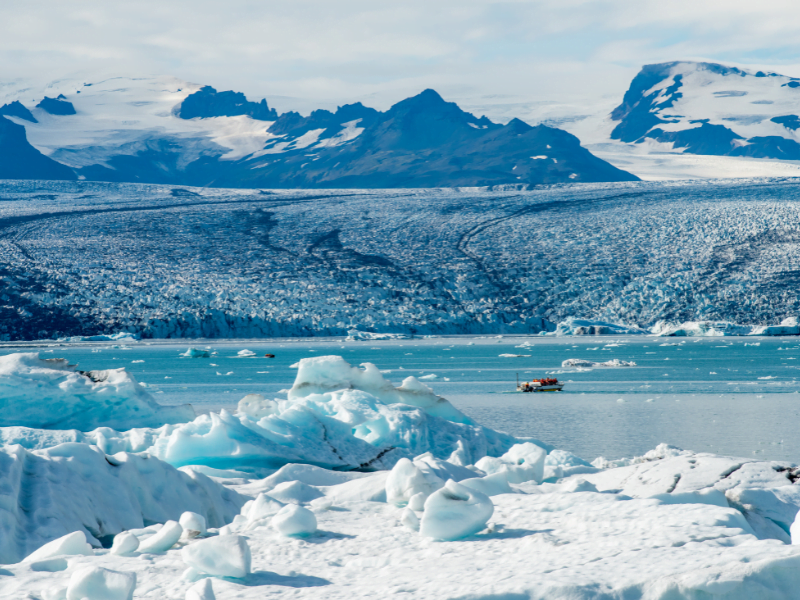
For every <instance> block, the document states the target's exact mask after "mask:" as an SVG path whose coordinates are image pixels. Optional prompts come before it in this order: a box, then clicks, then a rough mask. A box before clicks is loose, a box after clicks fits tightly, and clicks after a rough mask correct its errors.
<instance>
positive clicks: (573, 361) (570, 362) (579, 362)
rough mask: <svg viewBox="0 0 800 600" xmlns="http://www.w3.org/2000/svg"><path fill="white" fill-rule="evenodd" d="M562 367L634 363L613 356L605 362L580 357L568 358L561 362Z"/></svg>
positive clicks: (633, 364)
mask: <svg viewBox="0 0 800 600" xmlns="http://www.w3.org/2000/svg"><path fill="white" fill-rule="evenodd" d="M561 366H562V367H635V366H636V363H635V362H632V361H625V360H620V359H618V358H614V359H612V360H607V361H606V362H593V361H591V360H584V359H582V358H568V359H567V360H565V361H564V362H562V363H561Z"/></svg>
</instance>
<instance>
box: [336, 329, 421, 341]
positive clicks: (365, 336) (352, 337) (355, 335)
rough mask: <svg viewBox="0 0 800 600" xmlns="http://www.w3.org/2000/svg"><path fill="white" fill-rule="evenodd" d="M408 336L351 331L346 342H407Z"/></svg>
mask: <svg viewBox="0 0 800 600" xmlns="http://www.w3.org/2000/svg"><path fill="white" fill-rule="evenodd" d="M407 339H408V336H407V335H406V334H404V333H371V332H369V331H358V330H357V329H351V330H349V331H348V332H347V337H346V338H345V341H346V342H369V341H375V340H407Z"/></svg>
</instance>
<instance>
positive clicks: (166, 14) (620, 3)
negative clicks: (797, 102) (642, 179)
mask: <svg viewBox="0 0 800 600" xmlns="http://www.w3.org/2000/svg"><path fill="white" fill-rule="evenodd" d="M799 24H800V2H797V1H796V0H791V1H789V0H760V1H759V2H755V1H754V0H724V1H723V0H506V1H491V0H395V1H393V2H384V1H381V0H372V1H363V0H335V1H333V0H281V1H273V0H260V1H256V0H226V1H225V2H219V1H210V0H191V1H189V0H166V1H165V0H158V1H156V0H128V1H127V2H109V1H108V0H70V1H69V2H64V1H61V0H26V1H25V2H2V3H0V82H2V81H3V80H5V81H9V80H19V79H23V80H33V81H38V82H45V81H52V80H55V79H59V78H63V77H73V76H76V75H80V76H86V77H93V76H109V75H124V76H150V75H173V76H176V77H179V78H181V79H184V80H187V81H190V82H194V83H202V84H208V85H212V86H214V87H215V88H217V89H218V90H227V89H234V90H237V91H242V92H245V93H246V94H247V96H248V97H249V98H251V99H260V98H262V97H266V98H267V99H268V101H269V102H270V105H273V106H277V108H278V109H279V110H281V111H283V110H289V109H292V108H296V109H300V110H301V111H302V112H307V110H305V109H307V107H309V106H319V107H325V108H328V107H331V106H335V105H337V104H342V103H345V102H352V101H356V100H361V101H363V102H364V103H365V104H368V105H370V106H374V107H376V108H379V109H385V108H387V107H388V106H390V105H391V104H392V103H394V102H397V101H399V100H401V99H402V98H405V97H407V96H410V95H413V94H415V93H417V92H419V91H421V90H423V89H425V88H428V87H432V88H434V89H436V90H437V91H439V92H440V93H441V94H442V95H443V96H444V97H445V98H447V99H450V100H455V101H459V102H461V103H463V104H466V105H468V106H483V105H504V104H505V105H508V106H512V107H513V106H515V105H519V104H520V103H522V104H526V105H527V106H528V107H530V106H534V105H536V104H537V103H543V104H547V103H553V102H556V103H574V104H576V105H587V106H588V105H592V104H597V105H600V104H603V106H605V105H611V104H612V103H613V102H616V101H618V99H621V97H622V94H623V93H624V91H625V89H627V87H628V84H629V83H630V80H631V79H632V78H633V77H634V76H635V75H636V73H637V72H638V70H639V68H640V67H641V66H642V65H643V64H647V63H655V62H666V61H672V60H708V61H714V62H724V63H726V64H732V65H737V66H744V67H752V68H768V69H770V70H774V71H777V72H779V73H783V74H787V75H795V76H798V75H800V35H798V29H799V28H800V25H799Z"/></svg>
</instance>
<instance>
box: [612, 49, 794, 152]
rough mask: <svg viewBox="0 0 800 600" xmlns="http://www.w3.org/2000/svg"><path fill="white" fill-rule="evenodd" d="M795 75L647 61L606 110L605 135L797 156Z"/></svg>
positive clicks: (700, 149)
mask: <svg viewBox="0 0 800 600" xmlns="http://www.w3.org/2000/svg"><path fill="white" fill-rule="evenodd" d="M798 88H800V78H796V77H786V76H784V75H779V74H777V73H772V72H764V71H757V72H752V71H747V70H744V69H739V68H736V67H728V66H724V65H720V64H714V63H697V62H671V63H663V64H656V65H646V66H645V67H643V68H642V70H641V71H640V72H639V74H638V75H637V76H636V77H635V78H634V80H633V81H632V83H631V86H630V88H629V89H628V91H627V92H626V94H625V96H624V98H623V101H622V104H620V105H619V106H618V107H617V108H616V109H615V110H614V111H613V112H612V114H611V119H612V120H613V121H614V122H615V127H614V129H613V131H612V132H611V138H612V139H614V140H620V141H622V142H628V143H641V142H645V141H646V140H655V141H656V142H662V143H664V144H667V145H670V146H672V148H674V149H683V151H684V152H686V153H691V154H705V155H719V156H746V157H753V158H772V159H782V160H800V143H798V139H800V138H798V129H800V116H798V114H800V108H798V102H799V101H800V89H798Z"/></svg>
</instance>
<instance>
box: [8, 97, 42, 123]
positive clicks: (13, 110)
mask: <svg viewBox="0 0 800 600" xmlns="http://www.w3.org/2000/svg"><path fill="white" fill-rule="evenodd" d="M0 115H8V116H9V117H17V118H18V119H24V120H25V121H30V122H31V123H38V122H39V121H37V120H36V117H34V116H33V115H32V114H31V111H29V110H28V109H27V108H25V105H24V104H22V103H21V102H20V101H19V100H14V102H12V103H11V104H5V105H4V106H2V107H0Z"/></svg>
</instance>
